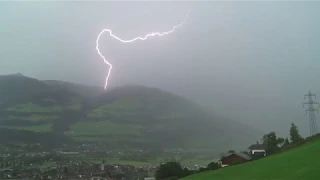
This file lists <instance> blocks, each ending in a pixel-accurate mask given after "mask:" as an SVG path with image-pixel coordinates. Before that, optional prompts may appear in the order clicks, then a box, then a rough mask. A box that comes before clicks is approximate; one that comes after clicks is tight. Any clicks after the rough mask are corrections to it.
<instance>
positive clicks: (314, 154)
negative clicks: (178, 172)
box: [183, 138, 320, 180]
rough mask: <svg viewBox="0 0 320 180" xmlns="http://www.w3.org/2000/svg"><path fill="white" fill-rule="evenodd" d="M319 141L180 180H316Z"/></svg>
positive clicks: (318, 162)
mask: <svg viewBox="0 0 320 180" xmlns="http://www.w3.org/2000/svg"><path fill="white" fill-rule="evenodd" d="M319 152H320V139H319V138H318V139H317V140H314V141H313V142H310V143H307V144H305V145H303V146H301V147H297V148H295V149H292V150H288V151H287V152H283V153H280V154H277V155H273V156H270V157H266V158H264V159H261V160H258V161H254V162H249V163H246V164H242V165H236V166H232V167H227V168H222V169H219V170H216V171H211V172H204V173H200V174H196V175H192V176H189V177H186V178H183V180H209V179H212V180H214V179H227V180H267V179H268V180H295V179H297V180H298V179H299V180H316V179H319V177H320V171H319V170H320V169H319V167H320V161H319V160H318V159H320V153H319Z"/></svg>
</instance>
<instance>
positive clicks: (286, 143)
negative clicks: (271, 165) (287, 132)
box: [282, 138, 290, 147]
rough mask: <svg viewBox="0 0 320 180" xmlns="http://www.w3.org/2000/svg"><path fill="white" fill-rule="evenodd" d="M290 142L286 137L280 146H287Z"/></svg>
mask: <svg viewBox="0 0 320 180" xmlns="http://www.w3.org/2000/svg"><path fill="white" fill-rule="evenodd" d="M289 144H290V142H289V139H288V138H286V139H284V141H283V143H282V147H287V146H288V145H289Z"/></svg>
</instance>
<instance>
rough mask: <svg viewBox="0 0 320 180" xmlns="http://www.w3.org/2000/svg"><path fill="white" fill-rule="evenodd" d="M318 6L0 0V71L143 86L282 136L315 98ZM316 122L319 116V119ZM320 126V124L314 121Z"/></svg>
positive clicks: (319, 87) (300, 121)
mask: <svg viewBox="0 0 320 180" xmlns="http://www.w3.org/2000/svg"><path fill="white" fill-rule="evenodd" d="M319 8H320V3H319V2H199V3H197V2H1V3H0V27H1V28H0V39H1V41H0V73H1V74H9V73H17V72H20V73H22V74H24V75H26V76H30V77H34V78H38V79H46V80H47V79H55V80H63V81H69V82H74V83H80V84H86V85H95V86H101V88H103V87H102V86H103V85H104V79H105V76H106V74H107V70H108V66H106V65H105V64H104V63H103V61H102V59H101V58H100V57H99V56H98V54H97V52H96V49H95V41H96V38H97V35H98V34H99V32H100V31H101V30H102V29H104V28H108V29H112V31H113V32H114V34H116V35H117V36H119V37H121V38H123V39H131V38H133V37H136V36H143V35H145V34H147V33H150V32H154V31H159V32H163V31H167V30H170V29H171V28H172V27H173V26H174V25H176V24H178V23H180V22H181V21H182V20H183V19H184V17H185V15H186V13H187V12H188V11H189V10H191V12H190V14H189V17H188V19H187V21H186V23H185V24H184V25H183V26H182V27H181V28H179V29H177V30H176V31H175V32H174V33H172V34H170V35H168V36H165V37H161V38H159V37H153V38H150V39H148V40H146V41H137V42H135V43H131V44H123V43H120V42H118V41H116V40H114V39H112V38H110V37H109V35H108V34H107V33H106V34H104V35H103V36H102V38H101V41H100V49H101V52H102V53H103V54H104V56H105V57H106V58H107V59H108V60H110V62H111V63H112V64H113V67H114V69H113V71H112V74H111V77H110V80H109V84H110V87H112V86H120V85H125V84H140V85H147V86H152V87H157V88H161V89H163V90H167V91H171V92H174V93H176V94H178V95H182V96H184V97H187V98H190V99H192V100H195V101H196V102H198V103H199V104H201V105H204V106H206V107H207V108H208V109H210V110H212V111H214V112H215V113H216V114H218V115H221V116H224V117H227V118H229V119H232V120H235V121H238V122H242V123H244V124H249V125H251V126H253V127H256V128H257V129H260V130H262V131H265V132H270V131H276V132H277V133H279V134H280V135H282V136H288V130H289V128H290V123H291V122H294V123H296V125H297V126H298V127H299V129H300V131H301V133H302V135H303V136H307V135H309V124H308V119H307V116H306V115H305V114H304V109H303V108H302V102H303V101H304V99H303V95H304V94H306V93H307V92H308V91H309V90H311V91H312V92H313V93H315V94H318V95H320V84H319V83H318V78H319V77H320V73H319V72H320V71H319V70H320V62H319V59H320V51H319V50H318V48H319V44H320V35H319V32H320V21H319V20H318V17H320V11H319ZM318 122H319V121H318ZM318 124H320V123H318Z"/></svg>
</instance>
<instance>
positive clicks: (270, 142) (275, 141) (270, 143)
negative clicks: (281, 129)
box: [262, 132, 284, 154]
mask: <svg viewBox="0 0 320 180" xmlns="http://www.w3.org/2000/svg"><path fill="white" fill-rule="evenodd" d="M262 141H263V144H265V145H266V151H267V153H268V154H273V153H276V152H278V151H279V150H280V147H279V146H280V145H281V144H282V143H283V142H284V139H283V138H277V135H276V133H275V132H270V133H268V134H265V135H264V136H263V138H262Z"/></svg>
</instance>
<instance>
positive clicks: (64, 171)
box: [63, 166, 69, 175]
mask: <svg viewBox="0 0 320 180" xmlns="http://www.w3.org/2000/svg"><path fill="white" fill-rule="evenodd" d="M68 172H69V169H68V166H65V167H64V168H63V173H64V174H65V175H67V174H68Z"/></svg>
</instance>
